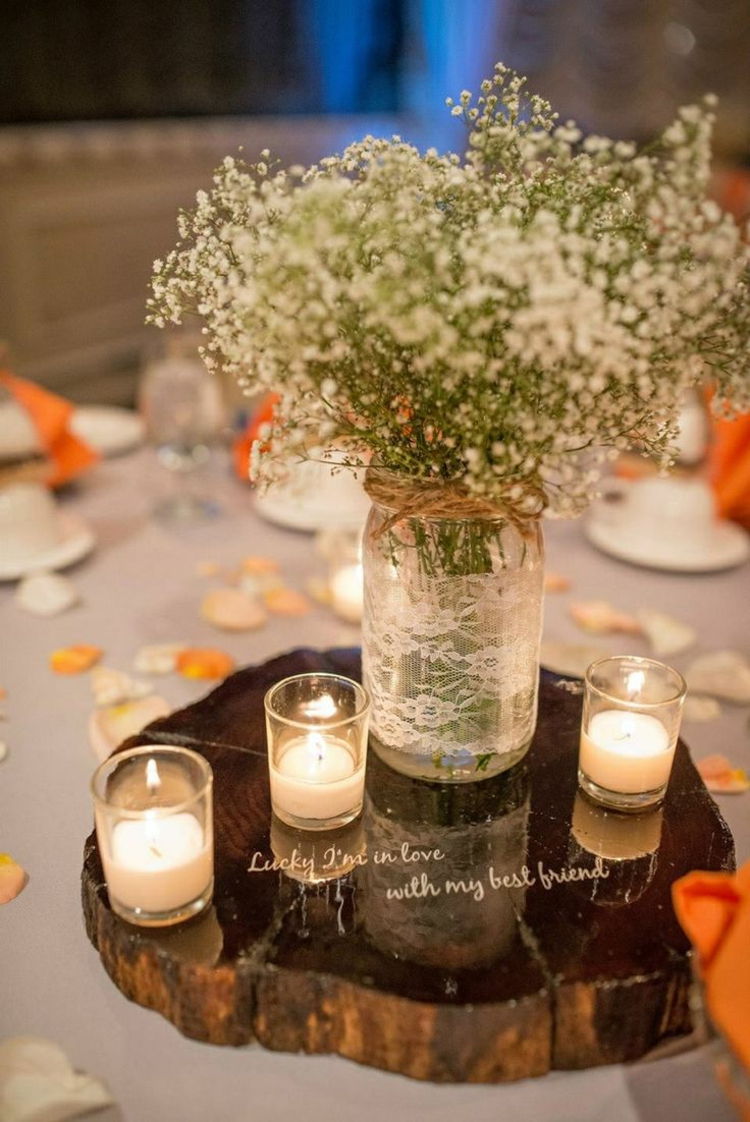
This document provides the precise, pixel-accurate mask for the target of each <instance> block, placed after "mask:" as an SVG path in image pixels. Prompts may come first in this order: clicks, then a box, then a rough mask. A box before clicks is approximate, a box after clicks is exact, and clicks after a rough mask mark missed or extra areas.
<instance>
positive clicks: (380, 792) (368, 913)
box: [357, 756, 529, 970]
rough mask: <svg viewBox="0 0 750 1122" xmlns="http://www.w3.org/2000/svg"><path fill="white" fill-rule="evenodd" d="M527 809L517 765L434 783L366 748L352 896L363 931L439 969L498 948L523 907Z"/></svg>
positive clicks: (502, 949) (524, 774)
mask: <svg viewBox="0 0 750 1122" xmlns="http://www.w3.org/2000/svg"><path fill="white" fill-rule="evenodd" d="M528 817H529V777H528V771H527V769H526V768H525V766H523V765H521V766H519V767H516V768H514V769H513V770H512V771H510V772H508V773H506V774H504V775H501V776H498V777H496V778H494V779H488V780H486V781H485V782H483V783H475V784H467V785H457V786H441V787H437V786H434V785H432V784H426V783H420V782H419V781H418V780H405V779H404V777H403V776H401V775H397V774H396V773H395V772H393V771H392V770H391V769H390V768H389V767H388V766H387V765H386V764H384V763H383V762H382V761H381V760H379V759H378V758H377V757H373V756H371V757H370V760H369V762H368V778H367V795H366V800H365V817H364V825H365V833H366V837H367V853H368V861H367V864H366V865H365V866H364V867H363V869H362V870H361V871H360V873H359V876H358V883H359V885H361V887H362V889H363V891H362V892H361V893H360V894H359V895H358V897H357V910H358V914H359V918H360V919H361V921H362V923H363V927H364V931H365V933H366V935H367V937H368V938H369V939H370V941H371V942H372V943H373V944H374V945H375V946H376V947H377V948H378V949H379V950H381V951H384V952H386V953H389V954H392V955H395V956H396V957H397V958H403V959H407V960H408V961H410V962H415V963H419V964H421V965H427V966H433V965H435V966H440V967H443V968H444V969H447V970H454V969H462V968H465V969H469V968H474V969H479V968H481V967H485V966H487V965H488V964H489V963H491V962H494V961H495V960H497V959H498V958H500V957H501V956H502V955H503V954H505V953H506V952H507V950H508V949H509V947H510V946H511V943H512V941H513V939H514V936H515V934H516V928H517V916H518V915H520V914H521V913H522V911H523V908H524V897H525V887H524V878H523V871H522V870H523V867H524V863H525V861H526V845H527V828H528Z"/></svg>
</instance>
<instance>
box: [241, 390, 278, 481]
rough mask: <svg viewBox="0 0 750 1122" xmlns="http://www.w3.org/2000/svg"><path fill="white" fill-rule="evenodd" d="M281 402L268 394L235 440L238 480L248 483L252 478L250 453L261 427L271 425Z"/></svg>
mask: <svg viewBox="0 0 750 1122" xmlns="http://www.w3.org/2000/svg"><path fill="white" fill-rule="evenodd" d="M278 400H279V398H278V396H277V395H276V394H273V393H268V394H266V395H265V397H263V398H262V399H261V401H260V403H259V405H258V408H257V409H256V410H255V412H254V413H253V415H252V417H251V418H250V421H249V423H248V425H247V428H246V429H245V431H244V432H242V433H240V435H239V436H238V437H237V438H236V439H235V441H234V445H233V447H232V461H233V463H234V472H235V475H236V476H237V478H238V479H241V480H242V482H243V483H247V482H248V479H249V478H250V453H251V452H252V449H253V444H254V443H255V441H256V440H257V439H258V436H259V435H260V428H261V425H270V424H271V422H272V421H273V415H274V409H275V407H276V403H277V401H278Z"/></svg>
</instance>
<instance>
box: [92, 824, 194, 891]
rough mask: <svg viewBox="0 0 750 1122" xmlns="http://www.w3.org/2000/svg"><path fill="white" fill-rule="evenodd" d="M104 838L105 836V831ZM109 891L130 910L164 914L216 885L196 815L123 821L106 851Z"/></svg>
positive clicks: (106, 875) (104, 861)
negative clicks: (212, 879) (211, 884)
mask: <svg viewBox="0 0 750 1122" xmlns="http://www.w3.org/2000/svg"><path fill="white" fill-rule="evenodd" d="M102 836H104V834H103V832H102ZM102 863H103V865H104V875H105V878H106V880H107V887H108V889H109V891H110V893H111V895H112V896H114V897H116V899H117V900H119V901H120V903H122V904H124V905H125V907H127V908H132V909H134V910H135V909H139V910H140V911H143V912H151V913H164V912H169V911H174V910H175V909H178V908H181V907H182V906H183V905H185V904H189V903H191V901H193V900H196V899H197V898H198V897H199V896H200V895H201V893H202V892H204V891H205V890H206V887H207V886H208V884H209V883H210V881H211V877H212V875H213V856H212V853H211V848H210V846H209V845H208V844H207V843H206V838H205V834H204V831H203V827H202V826H201V824H200V822H198V820H197V818H196V817H195V815H194V814H188V813H186V812H182V813H178V814H171V815H167V816H164V817H158V816H155V815H154V816H150V815H148V814H146V815H145V816H144V817H142V818H134V819H127V818H124V819H122V820H121V821H120V822H118V823H117V824H116V825H115V826H114V828H113V830H112V835H111V842H110V849H109V852H107V851H106V848H104V849H103V850H102Z"/></svg>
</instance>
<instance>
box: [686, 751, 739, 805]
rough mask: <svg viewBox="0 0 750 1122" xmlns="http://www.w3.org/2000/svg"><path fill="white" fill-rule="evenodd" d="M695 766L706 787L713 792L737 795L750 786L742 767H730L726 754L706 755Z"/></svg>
mask: <svg viewBox="0 0 750 1122" xmlns="http://www.w3.org/2000/svg"><path fill="white" fill-rule="evenodd" d="M696 767H697V769H698V773H699V775H700V777H701V779H702V780H703V782H704V783H705V784H706V787H708V789H709V791H713V792H714V793H715V794H720V795H739V794H741V793H742V792H743V791H747V790H748V788H750V780H749V779H748V777H747V774H746V773H745V772H744V771H743V770H742V768H735V767H732V765H731V763H730V761H729V760H728V759H727V758H726V756H719V755H714V756H706V757H704V759H702V760H699V761H698V763H697V764H696Z"/></svg>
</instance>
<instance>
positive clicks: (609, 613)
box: [568, 600, 641, 635]
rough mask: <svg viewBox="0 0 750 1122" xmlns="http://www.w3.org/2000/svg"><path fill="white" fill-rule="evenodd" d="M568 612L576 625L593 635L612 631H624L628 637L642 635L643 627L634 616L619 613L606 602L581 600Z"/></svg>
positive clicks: (571, 605)
mask: <svg viewBox="0 0 750 1122" xmlns="http://www.w3.org/2000/svg"><path fill="white" fill-rule="evenodd" d="M568 611H569V612H570V614H571V616H572V618H573V620H574V621H575V622H576V624H577V625H578V626H579V627H580V628H581V629H582V630H583V631H589V632H591V634H592V635H604V634H606V633H607V632H610V631H624V632H626V633H627V634H628V635H639V634H640V633H641V625H640V623H639V622H638V620H637V619H635V617H634V616H629V615H627V614H626V613H625V612H620V611H618V610H617V609H616V608H613V607H612V605H611V604H609V603H608V602H607V601H606V600H579V601H576V602H575V603H573V604H570V606H569V608H568Z"/></svg>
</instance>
